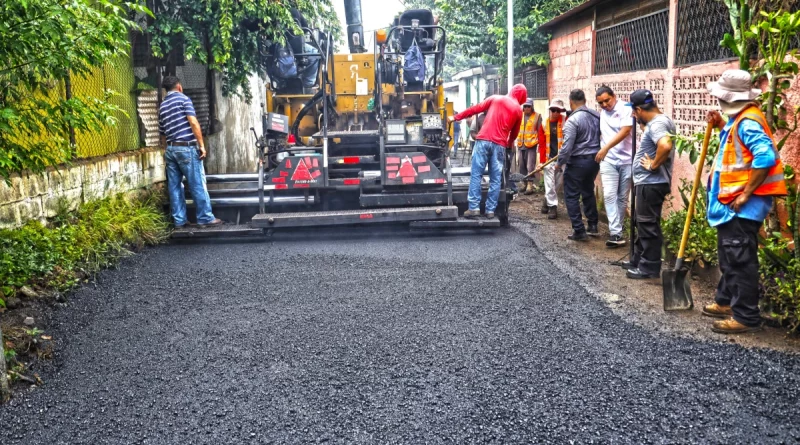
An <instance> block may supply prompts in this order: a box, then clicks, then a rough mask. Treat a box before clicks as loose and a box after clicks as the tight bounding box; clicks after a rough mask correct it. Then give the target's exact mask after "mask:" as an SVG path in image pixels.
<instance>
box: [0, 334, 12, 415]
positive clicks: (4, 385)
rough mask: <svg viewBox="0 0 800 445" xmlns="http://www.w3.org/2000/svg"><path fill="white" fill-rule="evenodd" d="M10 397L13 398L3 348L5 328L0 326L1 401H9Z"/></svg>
mask: <svg viewBox="0 0 800 445" xmlns="http://www.w3.org/2000/svg"><path fill="white" fill-rule="evenodd" d="M9 398H11V391H9V389H8V374H7V373H6V354H5V351H4V349H3V328H2V327H0V403H3V402H7V401H8V399H9Z"/></svg>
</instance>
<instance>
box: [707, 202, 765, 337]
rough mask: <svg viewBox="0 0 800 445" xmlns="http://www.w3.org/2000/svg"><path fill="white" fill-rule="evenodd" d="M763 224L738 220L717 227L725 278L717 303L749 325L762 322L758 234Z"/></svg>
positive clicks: (721, 267) (722, 280)
mask: <svg viewBox="0 0 800 445" xmlns="http://www.w3.org/2000/svg"><path fill="white" fill-rule="evenodd" d="M761 224H762V223H761V222H759V221H752V220H749V219H744V218H738V217H734V218H733V219H732V220H731V221H729V222H727V223H725V224H722V225H720V226H718V227H717V253H718V254H719V268H720V271H722V279H720V280H719V285H718V286H717V297H716V298H715V300H716V302H717V304H720V305H723V306H730V307H731V309H732V310H733V318H734V319H735V320H736V321H738V322H739V323H742V324H744V325H747V326H758V325H759V324H760V323H761V311H759V309H758V299H759V296H760V293H759V286H758V282H759V275H758V231H759V229H760V228H761Z"/></svg>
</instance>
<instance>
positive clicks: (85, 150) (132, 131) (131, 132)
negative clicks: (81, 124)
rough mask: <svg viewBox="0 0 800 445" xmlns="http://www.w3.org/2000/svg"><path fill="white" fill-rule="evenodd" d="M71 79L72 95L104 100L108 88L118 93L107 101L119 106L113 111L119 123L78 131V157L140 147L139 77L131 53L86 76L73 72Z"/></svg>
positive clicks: (76, 138) (76, 136)
mask: <svg viewBox="0 0 800 445" xmlns="http://www.w3.org/2000/svg"><path fill="white" fill-rule="evenodd" d="M70 81H71V84H72V85H71V86H72V88H71V89H72V95H73V97H76V98H86V97H94V98H98V99H101V100H102V99H103V95H104V92H105V90H111V91H113V92H114V93H115V94H114V95H113V96H111V97H110V98H109V99H108V102H109V103H110V104H112V105H115V106H117V107H119V108H120V111H118V112H116V113H115V114H114V118H115V119H116V121H117V123H116V125H113V126H111V125H109V126H106V127H104V128H103V130H102V131H99V132H81V131H78V132H76V133H75V144H76V147H77V154H78V157H80V158H89V157H93V156H103V155H107V154H110V153H117V152H121V151H128V150H135V149H137V148H139V146H140V142H139V124H138V121H137V118H136V97H135V95H134V93H133V89H134V86H135V83H136V78H135V77H134V75H133V67H132V65H131V61H130V58H129V57H126V56H125V57H118V58H116V59H114V60H113V61H110V62H107V63H106V64H105V65H104V66H103V67H100V68H95V69H94V70H93V71H92V72H91V74H89V75H87V76H77V75H73V76H71V78H70Z"/></svg>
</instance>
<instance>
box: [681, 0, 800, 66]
mask: <svg viewBox="0 0 800 445" xmlns="http://www.w3.org/2000/svg"><path fill="white" fill-rule="evenodd" d="M798 8H800V1H795V2H794V4H793V5H792V6H791V7H790V10H791V11H797V10H798ZM725 33H733V27H732V26H731V22H730V18H729V16H728V8H727V7H726V6H725V4H724V3H722V2H720V1H719V0H680V1H679V2H678V35H677V42H676V48H675V64H676V65H679V66H680V65H692V64H696V63H703V62H713V61H715V60H725V59H732V58H734V57H735V56H734V54H733V52H731V51H730V50H729V49H727V48H724V47H722V46H721V45H720V44H719V43H720V41H722V39H723V38H724V37H725ZM792 47H793V48H797V47H800V36H798V37H796V38H795V39H794V42H793V44H792ZM751 51H752V52H753V53H752V56H753V58H758V54H757V48H751Z"/></svg>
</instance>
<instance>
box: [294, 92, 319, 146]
mask: <svg viewBox="0 0 800 445" xmlns="http://www.w3.org/2000/svg"><path fill="white" fill-rule="evenodd" d="M321 99H322V90H321V89H320V90H319V91H317V94H315V95H314V97H312V98H311V100H309V101H308V102H307V103H306V104H305V105H304V106H303V108H302V109H301V110H300V112H299V113H297V117H296V118H295V119H294V123H292V135H294V139H295V140H296V141H297V142H298V143H299V142H300V135H299V134H298V131H299V130H300V121H301V120H303V118H304V117H305V116H306V114H308V112H309V111H311V109H312V108H314V105H316V103H317V102H319V101H320V100H321Z"/></svg>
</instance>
